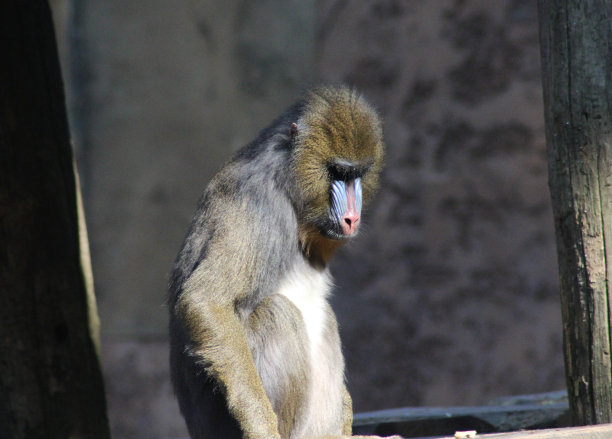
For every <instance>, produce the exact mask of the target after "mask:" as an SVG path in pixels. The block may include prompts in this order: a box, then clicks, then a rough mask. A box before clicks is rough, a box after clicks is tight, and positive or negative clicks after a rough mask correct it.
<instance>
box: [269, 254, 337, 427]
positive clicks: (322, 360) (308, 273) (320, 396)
mask: <svg viewBox="0 0 612 439" xmlns="http://www.w3.org/2000/svg"><path fill="white" fill-rule="evenodd" d="M331 286H332V280H331V276H330V274H329V272H328V271H327V270H323V271H320V270H316V269H314V268H312V267H311V266H310V265H309V264H307V263H303V264H298V266H297V267H294V269H293V270H292V271H291V272H290V273H289V274H288V275H287V276H286V277H285V278H284V279H282V281H281V283H280V286H279V290H278V293H279V294H282V295H284V296H285V297H286V298H287V299H289V300H290V301H291V302H292V303H293V304H294V305H295V306H296V307H297V308H298V309H299V310H300V312H301V314H302V318H303V320H304V324H305V326H306V332H307V334H308V341H309V351H310V377H311V380H310V388H309V389H308V396H307V398H308V402H307V404H306V416H305V417H304V419H303V422H302V423H301V425H298V426H296V430H295V431H294V434H292V437H317V436H322V435H326V434H340V433H341V431H342V397H343V389H344V360H343V358H342V353H341V352H340V349H339V342H338V339H337V338H336V337H337V334H336V335H335V336H334V340H329V330H330V320H329V319H333V315H332V312H331V309H330V307H329V304H328V303H327V297H328V296H329V294H330V291H331ZM333 329H334V330H335V322H334V323H333ZM326 332H327V334H326Z"/></svg>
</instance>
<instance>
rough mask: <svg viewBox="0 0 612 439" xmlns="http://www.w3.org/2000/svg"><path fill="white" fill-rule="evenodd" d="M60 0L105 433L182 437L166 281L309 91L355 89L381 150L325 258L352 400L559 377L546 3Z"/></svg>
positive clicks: (439, 401)
mask: <svg viewBox="0 0 612 439" xmlns="http://www.w3.org/2000/svg"><path fill="white" fill-rule="evenodd" d="M66 1H67V0H55V1H54V2H53V3H54V4H55V5H60V6H61V5H63V6H64V8H63V9H62V7H59V6H58V7H57V8H56V11H59V12H60V14H59V15H60V16H61V15H62V11H64V12H66V10H68V11H69V12H68V15H69V17H70V18H69V20H68V21H69V24H68V29H69V32H68V35H65V39H64V40H62V41H67V44H66V46H67V52H68V54H67V58H68V59H69V61H68V62H67V67H66V68H65V76H66V78H67V83H68V88H69V92H70V96H71V98H70V99H71V113H72V114H71V118H72V121H73V134H75V137H76V139H77V147H78V157H79V159H80V161H79V165H80V168H81V173H82V180H83V183H84V194H85V197H86V200H85V201H86V209H87V212H86V213H87V217H88V221H89V230H90V239H91V245H92V252H93V268H94V276H95V281H96V290H97V294H98V301H99V308H100V314H101V320H102V334H103V365H104V369H105V374H106V386H107V396H108V401H109V409H110V415H111V424H112V429H113V437H115V438H147V439H150V438H168V437H180V436H184V435H185V428H184V425H183V422H182V420H181V418H180V416H179V415H178V409H177V407H176V403H175V401H174V399H173V396H172V392H171V389H170V385H169V378H168V370H167V345H166V340H165V337H166V335H165V334H166V309H165V307H164V304H163V302H164V296H165V284H166V277H167V274H168V272H169V270H170V267H171V264H172V261H173V259H174V257H175V255H176V252H177V251H178V249H179V247H180V244H181V240H182V237H183V235H184V233H185V231H186V229H187V226H188V223H189V221H190V217H191V215H192V213H193V210H194V207H195V204H196V201H197V199H198V197H199V194H200V193H201V191H202V189H203V188H204V186H205V185H206V183H207V181H208V180H209V179H210V177H211V176H212V174H213V172H214V171H215V170H216V169H217V168H218V167H219V166H220V164H221V163H222V162H223V161H224V160H226V158H227V157H229V155H230V154H231V153H232V152H233V151H234V150H235V149H236V148H238V147H239V146H241V145H242V144H244V143H246V142H247V141H248V140H250V139H251V138H252V137H253V136H254V135H255V134H256V133H257V131H258V129H259V128H261V127H263V126H264V125H265V124H266V123H268V122H269V121H270V120H271V119H272V118H273V117H274V116H275V115H276V114H278V113H279V112H280V111H281V110H282V109H283V108H284V107H285V106H286V105H287V104H288V103H290V102H291V101H292V100H293V99H294V98H295V97H296V96H297V95H298V93H299V91H300V90H301V89H302V88H303V87H304V86H305V85H308V84H310V83H312V82H317V81H323V82H346V83H349V84H352V85H354V86H356V87H358V88H359V89H360V90H362V91H363V92H364V93H365V94H366V96H367V97H369V98H370V99H371V100H372V101H373V102H374V103H375V105H376V106H377V107H378V108H379V110H380V112H381V114H382V116H383V118H384V122H385V135H386V140H387V144H388V160H387V168H386V170H385V174H384V178H383V187H382V190H381V192H380V195H379V196H378V197H377V199H376V200H375V202H374V203H373V205H372V206H371V207H370V208H369V210H368V212H367V216H366V219H365V221H366V230H365V233H363V234H362V236H361V237H360V238H359V240H358V241H357V242H355V243H354V244H352V245H350V246H349V247H348V248H346V249H344V250H343V251H342V252H341V254H340V255H338V256H339V257H338V258H336V261H335V262H334V264H333V266H332V269H333V271H334V273H335V277H336V284H337V291H336V295H335V297H334V299H333V302H334V307H335V309H336V311H337V314H338V318H339V321H340V325H341V332H342V337H343V343H344V352H345V355H346V358H347V366H348V380H349V387H350V388H351V391H352V394H353V397H354V401H355V408H356V409H357V410H369V409H375V408H384V407H393V406H400V405H448V404H471V403H481V402H484V401H486V400H488V399H490V398H492V397H496V396H500V395H508V394H514V393H529V392H536V391H547V390H554V389H558V388H562V387H563V385H564V378H563V370H562V358H561V324H560V307H559V305H558V301H559V299H558V297H557V275H556V265H555V264H556V261H555V251H554V239H553V229H552V227H553V224H552V215H551V212H550V205H549V200H548V192H547V187H546V157H545V150H544V131H543V121H542V109H541V105H542V103H541V96H540V95H541V92H540V83H539V54H538V45H537V17H536V11H535V5H534V4H533V3H534V2H532V1H527V0H489V1H482V0H434V1H427V2H424V1H420V0H401V1H394V0H368V1H358V0H320V1H319V2H314V1H308V2H285V1H281V0H262V1H258V2H248V1H238V0H232V1H226V2H214V1H199V2H196V1H192V0H179V1H175V2H172V3H168V2H162V1H160V0H149V1H143V0H130V1H118V0H109V1H106V2H82V1H79V0H73V1H72V2H68V3H66ZM66 4H68V5H70V6H71V7H69V8H67V9H66V8H65V6H66Z"/></svg>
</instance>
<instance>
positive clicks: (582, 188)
mask: <svg viewBox="0 0 612 439" xmlns="http://www.w3.org/2000/svg"><path fill="white" fill-rule="evenodd" d="M538 10H539V22H540V44H541V54H542V83H543V88H544V113H545V118H546V139H547V145H548V163H549V184H550V191H551V196H552V204H553V212H554V218H555V228H556V233H557V251H558V259H559V275H560V281H561V303H562V315H563V341H564V352H565V366H566V378H567V387H568V394H569V401H570V408H571V410H572V414H573V421H574V423H575V424H577V425H585V424H596V423H605V422H612V365H611V362H610V350H611V338H612V337H611V333H610V318H611V315H612V312H611V305H612V1H610V0H538Z"/></svg>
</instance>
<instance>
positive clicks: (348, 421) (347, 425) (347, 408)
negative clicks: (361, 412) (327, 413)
mask: <svg viewBox="0 0 612 439" xmlns="http://www.w3.org/2000/svg"><path fill="white" fill-rule="evenodd" d="M342 414H343V416H344V418H343V421H344V426H343V428H342V434H345V435H347V436H350V435H351V434H352V432H353V401H352V399H351V395H350V394H349V392H348V389H347V388H346V386H344V394H343V395H342Z"/></svg>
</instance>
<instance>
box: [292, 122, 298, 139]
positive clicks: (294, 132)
mask: <svg viewBox="0 0 612 439" xmlns="http://www.w3.org/2000/svg"><path fill="white" fill-rule="evenodd" d="M297 131H298V129H297V124H296V123H295V122H293V123H292V124H291V138H292V139H293V138H294V137H295V135H296V134H297Z"/></svg>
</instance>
